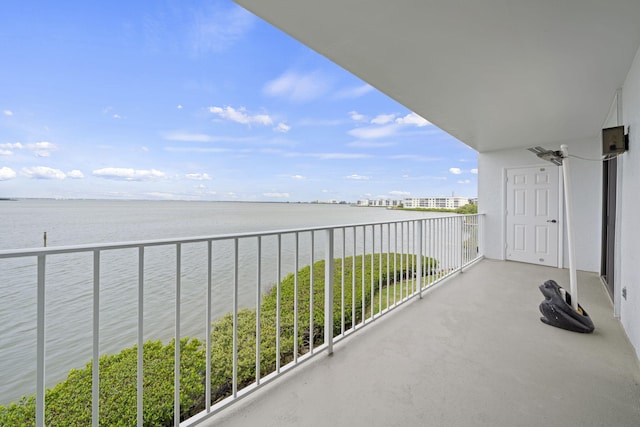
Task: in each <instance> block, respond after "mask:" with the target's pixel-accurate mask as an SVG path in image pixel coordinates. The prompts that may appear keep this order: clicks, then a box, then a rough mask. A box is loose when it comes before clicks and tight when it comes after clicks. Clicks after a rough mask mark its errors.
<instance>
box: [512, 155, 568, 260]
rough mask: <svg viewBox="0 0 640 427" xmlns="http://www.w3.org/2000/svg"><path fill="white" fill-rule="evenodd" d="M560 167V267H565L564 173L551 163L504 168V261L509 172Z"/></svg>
mask: <svg viewBox="0 0 640 427" xmlns="http://www.w3.org/2000/svg"><path fill="white" fill-rule="evenodd" d="M538 167H540V168H547V167H557V168H558V200H557V203H558V265H557V267H558V268H564V246H565V245H564V238H565V237H564V221H565V215H564V175H563V173H562V168H561V167H559V166H555V165H551V164H550V163H535V164H529V165H522V166H509V167H503V168H502V247H501V248H500V250H501V257H502V260H503V261H506V260H507V174H508V171H509V170H511V169H524V168H538Z"/></svg>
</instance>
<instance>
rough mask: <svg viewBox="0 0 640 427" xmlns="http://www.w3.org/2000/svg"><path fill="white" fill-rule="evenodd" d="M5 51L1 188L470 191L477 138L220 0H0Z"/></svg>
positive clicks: (359, 193) (159, 193)
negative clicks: (435, 120)
mask: <svg viewBox="0 0 640 427" xmlns="http://www.w3.org/2000/svg"><path fill="white" fill-rule="evenodd" d="M398 48H401V46H399V47H398ZM0 64H1V65H0V197H11V198H27V197H36V198H42V197H47V198H91V199H163V200H165V199H170V200H173V199H176V200H224V201H233V200H237V201H277V202H310V201H317V200H321V201H327V200H337V201H347V202H355V201H357V200H360V199H394V200H397V199H403V198H406V197H431V196H450V195H452V194H455V195H456V196H465V197H475V196H476V194H477V153H476V152H475V151H474V150H472V149H471V148H469V147H467V146H466V145H464V144H463V143H461V142H460V141H458V140H456V139H455V138H454V137H452V136H450V135H448V134H447V133H445V132H443V131H441V130H440V129H438V128H437V127H435V126H434V125H432V124H431V123H429V122H428V118H423V117H420V116H418V115H417V114H415V113H413V112H412V111H410V110H408V109H407V108H406V107H404V106H402V105H401V104H399V103H397V102H396V101H394V100H393V99H391V98H389V97H388V96H386V95H385V94H383V93H381V92H379V91H377V90H376V89H374V88H373V87H371V86H370V85H368V84H367V83H366V82H364V81H362V80H360V79H359V78H357V77H356V76H354V75H352V74H350V73H349V72H347V71H346V70H343V69H342V68H340V67H339V66H338V65H336V64H334V63H332V62H331V61H329V60H327V59H326V58H324V57H322V56H321V55H319V54H317V53H316V52H314V51H313V50H311V49H309V48H307V47H306V46H304V45H303V44H301V43H300V42H298V41H296V40H295V39H293V38H291V37H289V36H288V35H286V34H284V33H283V32H282V31H280V30H278V29H277V28H275V27H273V26H271V25H270V24H268V23H266V22H264V21H262V20H261V19H260V18H258V17H256V16H254V15H252V14H251V13H249V12H247V11H246V10H244V9H242V8H240V7H239V6H237V5H235V4H234V3H233V2H231V1H230V0H209V1H196V0H184V1H179V0H173V1H165V0H158V1H126V2H125V1H120V0H114V1H110V2H102V1H86V0H84V1H71V0H63V1H59V2H52V1H46V0H42V1H35V0H34V1H31V0H8V1H3V4H2V12H1V13H0Z"/></svg>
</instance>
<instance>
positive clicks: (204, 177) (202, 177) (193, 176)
mask: <svg viewBox="0 0 640 427" xmlns="http://www.w3.org/2000/svg"><path fill="white" fill-rule="evenodd" d="M184 177H185V178H186V179H190V180H192V181H211V177H210V176H209V174H207V173H188V174H186V175H185V176H184Z"/></svg>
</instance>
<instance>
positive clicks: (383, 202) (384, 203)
mask: <svg viewBox="0 0 640 427" xmlns="http://www.w3.org/2000/svg"><path fill="white" fill-rule="evenodd" d="M357 205H358V206H375V207H398V206H402V200H389V199H376V200H370V199H361V200H358V202H357Z"/></svg>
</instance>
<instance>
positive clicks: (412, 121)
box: [396, 113, 431, 127]
mask: <svg viewBox="0 0 640 427" xmlns="http://www.w3.org/2000/svg"><path fill="white" fill-rule="evenodd" d="M396 123H398V124H399V125H416V126H418V127H422V126H428V125H430V124H431V123H430V122H429V121H427V120H425V119H423V118H422V117H420V116H419V115H417V114H416V113H409V114H407V115H406V116H404V117H398V118H397V119H396Z"/></svg>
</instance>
